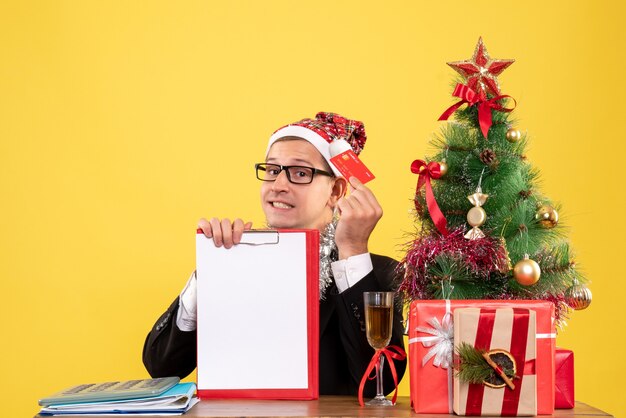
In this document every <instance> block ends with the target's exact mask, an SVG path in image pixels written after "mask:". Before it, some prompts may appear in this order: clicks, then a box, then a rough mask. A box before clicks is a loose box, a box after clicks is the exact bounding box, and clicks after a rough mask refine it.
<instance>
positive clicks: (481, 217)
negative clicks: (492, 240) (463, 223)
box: [467, 206, 487, 226]
mask: <svg viewBox="0 0 626 418" xmlns="http://www.w3.org/2000/svg"><path fill="white" fill-rule="evenodd" d="M486 220H487V212H485V209H483V208H481V207H480V206H474V207H473V208H471V209H470V210H469V212H467V223H468V224H470V225H471V226H481V225H482V224H484V223H485V221H486Z"/></svg>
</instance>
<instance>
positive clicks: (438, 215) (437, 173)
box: [411, 160, 449, 236]
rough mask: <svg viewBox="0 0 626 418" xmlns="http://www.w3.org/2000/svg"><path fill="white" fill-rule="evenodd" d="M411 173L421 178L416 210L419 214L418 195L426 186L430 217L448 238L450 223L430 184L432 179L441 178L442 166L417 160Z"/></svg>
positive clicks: (418, 182) (417, 190)
mask: <svg viewBox="0 0 626 418" xmlns="http://www.w3.org/2000/svg"><path fill="white" fill-rule="evenodd" d="M411 172H412V173H414V174H419V178H418V180H417V187H416V188H415V195H416V196H415V197H416V198H415V209H416V210H417V211H418V212H419V211H420V207H419V204H418V203H417V194H418V193H419V190H420V189H421V188H422V186H423V185H426V205H427V206H428V213H430V217H431V219H432V220H433V222H434V223H435V226H436V227H437V229H438V230H439V232H441V233H442V234H443V236H448V233H449V232H448V230H447V228H446V226H447V224H448V221H447V220H446V217H445V216H443V213H442V212H441V209H439V205H438V204H437V201H436V200H435V194H434V193H433V187H432V185H431V184H430V179H431V178H433V179H438V178H439V177H441V166H440V165H439V163H438V162H436V161H433V162H430V163H428V164H426V162H425V161H423V160H415V161H413V163H412V164H411Z"/></svg>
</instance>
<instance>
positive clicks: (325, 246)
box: [320, 217, 339, 300]
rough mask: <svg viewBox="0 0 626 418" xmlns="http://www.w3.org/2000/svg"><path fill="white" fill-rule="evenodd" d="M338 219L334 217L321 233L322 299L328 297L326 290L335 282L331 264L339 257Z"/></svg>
mask: <svg viewBox="0 0 626 418" xmlns="http://www.w3.org/2000/svg"><path fill="white" fill-rule="evenodd" d="M338 220H339V218H338V217H334V218H333V220H332V222H331V223H329V224H328V225H326V228H325V229H324V231H323V232H322V233H321V234H320V300H324V299H325V298H326V290H328V288H329V287H330V286H331V285H332V284H333V282H334V278H333V270H332V268H331V266H330V265H331V264H332V263H334V262H335V261H337V259H339V253H338V251H337V244H335V230H336V228H337V221H338Z"/></svg>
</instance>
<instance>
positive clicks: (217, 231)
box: [198, 218, 252, 248]
mask: <svg viewBox="0 0 626 418" xmlns="http://www.w3.org/2000/svg"><path fill="white" fill-rule="evenodd" d="M198 228H200V229H202V232H203V233H204V235H206V237H207V238H213V242H214V243H215V246H216V247H221V246H222V245H223V246H224V248H231V247H232V246H233V245H235V244H239V243H240V242H241V235H242V234H243V231H248V230H249V229H251V228H252V222H246V223H244V222H243V221H242V220H241V219H239V218H237V219H235V221H234V222H231V221H230V219H228V218H224V219H222V220H221V221H220V220H219V219H217V218H211V220H210V221H207V220H206V219H205V218H202V219H200V221H198Z"/></svg>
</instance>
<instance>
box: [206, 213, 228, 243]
mask: <svg viewBox="0 0 626 418" xmlns="http://www.w3.org/2000/svg"><path fill="white" fill-rule="evenodd" d="M209 223H210V224H211V229H212V231H213V243H214V244H215V246H216V247H221V246H222V245H223V244H224V241H223V235H222V224H221V222H220V220H219V219H217V218H211V220H210V221H209Z"/></svg>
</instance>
